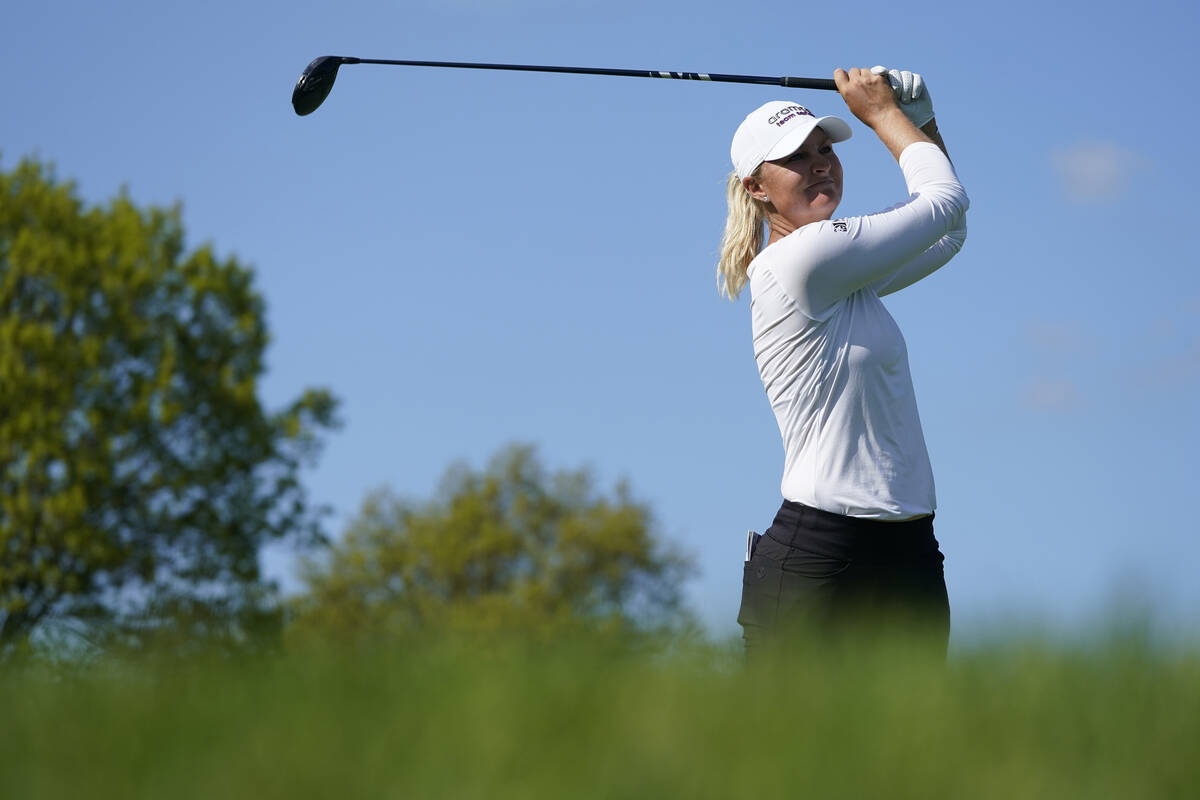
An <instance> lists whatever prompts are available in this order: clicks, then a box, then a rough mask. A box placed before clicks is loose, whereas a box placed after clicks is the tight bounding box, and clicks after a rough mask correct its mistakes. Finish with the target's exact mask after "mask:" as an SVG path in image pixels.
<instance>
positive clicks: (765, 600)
mask: <svg viewBox="0 0 1200 800" xmlns="http://www.w3.org/2000/svg"><path fill="white" fill-rule="evenodd" d="M782 580H783V571H782V570H781V569H780V568H779V566H778V565H777V564H774V563H772V562H770V561H767V560H766V559H763V558H751V559H750V562H749V563H748V564H746V566H745V568H744V569H743V570H742V604H741V607H740V608H739V609H738V616H737V621H738V624H739V625H741V626H742V627H743V628H744V627H746V626H752V627H756V628H760V629H763V628H773V627H774V626H775V622H776V620H777V619H778V616H779V591H780V586H781V583H782Z"/></svg>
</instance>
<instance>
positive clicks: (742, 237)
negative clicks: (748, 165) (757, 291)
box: [717, 170, 766, 300]
mask: <svg viewBox="0 0 1200 800" xmlns="http://www.w3.org/2000/svg"><path fill="white" fill-rule="evenodd" d="M757 174H758V170H755V171H754V175H755V176H756V175H757ZM752 177H753V176H752ZM725 195H726V199H727V200H728V201H729V216H728V217H727V218H726V219H725V235H724V236H722V237H721V261H720V262H719V263H718V264H717V290H718V291H719V292H720V293H721V294H723V295H725V296H726V297H728V298H729V299H730V300H736V299H737V296H738V295H739V294H740V293H741V291H742V288H743V287H744V286H745V285H746V281H747V280H748V278H747V276H746V268H747V267H749V266H750V262H751V261H753V260H754V257H755V256H756V255H758V252H759V251H760V250H762V248H763V239H764V237H765V231H764V229H763V225H764V223H765V222H766V213H765V211H764V207H763V204H762V203H761V202H760V201H758V200H755V199H754V197H752V196H751V194H750V193H749V192H748V191H746V187H745V186H743V185H742V181H741V179H740V178H739V177H738V176H737V173H736V172H731V173H729V183H728V185H727V186H726V188H725Z"/></svg>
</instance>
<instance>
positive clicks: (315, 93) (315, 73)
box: [292, 56, 358, 117]
mask: <svg viewBox="0 0 1200 800" xmlns="http://www.w3.org/2000/svg"><path fill="white" fill-rule="evenodd" d="M357 63H358V59H357V58H347V57H346V56H321V57H320V58H314V59H313V60H312V63H310V64H309V65H308V66H307V67H305V68H304V72H302V73H300V78H299V79H298V80H297V81H296V88H295V89H293V90H292V108H294V109H296V113H297V114H299V115H300V116H302V117H303V116H304V115H305V114H311V113H312V112H314V111H316V110H317V108H319V107H320V105H321V103H324V102H325V98H326V97H328V96H329V92H330V91H331V90H332V89H333V81H334V79H335V78H337V71H338V67H340V66H341V65H342V64H357Z"/></svg>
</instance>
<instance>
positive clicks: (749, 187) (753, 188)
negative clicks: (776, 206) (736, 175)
mask: <svg viewBox="0 0 1200 800" xmlns="http://www.w3.org/2000/svg"><path fill="white" fill-rule="evenodd" d="M742 186H744V187H745V188H746V191H747V192H749V193H750V196H751V197H753V198H754V199H755V200H758V201H759V202H762V203H766V202H770V201H769V200H767V191H766V189H764V188H763V185H762V181H760V180H759V179H758V178H756V177H754V176H753V175H748V176H747V177H745V178H742Z"/></svg>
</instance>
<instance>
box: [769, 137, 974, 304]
mask: <svg viewBox="0 0 1200 800" xmlns="http://www.w3.org/2000/svg"><path fill="white" fill-rule="evenodd" d="M899 161H900V169H901V171H902V172H903V173H904V180H905V183H906V184H907V186H908V191H909V197H908V199H907V200H906V201H904V202H903V203H900V204H899V205H896V206H893V207H891V208H889V209H887V210H885V211H881V212H879V213H876V214H868V215H865V216H861V217H847V218H844V219H837V220H823V221H821V222H814V223H811V224H809V225H805V226H804V227H802V228H799V229H798V230H796V231H793V232H792V233H791V234H789V235H788V236H785V237H784V238H782V239H780V240H779V241H778V242H776V243H775V244H773V245H771V246H770V247H769V248H767V249H766V250H764V251H763V253H762V254H761V255H766V256H768V259H767V262H768V265H769V266H768V268H769V269H770V270H771V271H772V272H773V273H775V277H776V280H778V281H779V283H780V286H781V287H782V288H783V290H784V291H786V292H787V293H788V294H789V295H790V296H791V297H792V298H793V299H794V300H795V301H796V303H797V304H798V306H799V308H800V310H801V311H803V312H804V313H805V314H806V315H807V316H809V317H811V318H813V319H822V318H823V317H824V315H825V314H826V313H827V312H828V311H830V310H831V309H832V308H833V307H834V306H835V305H836V304H837V303H839V302H840V301H842V300H843V299H845V298H846V297H849V296H850V295H851V294H853V293H854V292H856V291H858V290H859V289H862V288H863V287H865V286H868V285H872V284H874V285H875V286H876V287H877V289H884V290H885V291H884V292H882V293H887V292H890V291H896V290H898V289H900V288H903V287H904V286H907V285H909V284H911V283H913V282H914V281H916V280H919V279H920V278H922V277H924V276H925V275H928V274H929V273H930V272H932V271H933V270H935V269H937V267H940V266H941V265H942V264H944V263H945V262H946V261H947V260H949V258H950V256H952V255H953V254H954V253H955V252H957V247H956V246H955V244H954V241H955V239H956V237H955V236H954V235H951V232H952V231H956V230H963V231H964V234H963V237H965V228H963V226H964V225H965V223H964V222H963V220H964V219H965V215H966V211H967V207H968V205H969V200H968V199H967V194H966V192H965V191H964V190H963V187H962V184H961V183H959V181H958V177H957V176H956V175H955V173H954V167H953V166H952V165H951V164H950V160H949V159H948V158H946V156H945V154H944V153H942V151H941V150H940V149H939V148H938V147H937V145H935V144H933V143H931V142H914V143H913V144H910V145H909V146H908V147H906V148H904V151H903V152H902V153H901V154H900V159H899ZM963 237H959V238H958V246H961V241H962V238H963ZM939 259H941V260H940V262H939ZM897 273H903V274H902V275H897ZM893 276H895V277H894V278H893Z"/></svg>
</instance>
